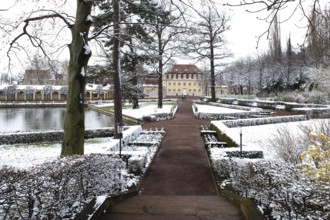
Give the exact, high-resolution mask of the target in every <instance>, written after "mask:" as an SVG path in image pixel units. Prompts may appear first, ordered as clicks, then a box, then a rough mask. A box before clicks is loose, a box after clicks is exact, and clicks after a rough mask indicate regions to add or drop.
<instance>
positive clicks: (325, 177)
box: [300, 133, 330, 182]
mask: <svg viewBox="0 0 330 220" xmlns="http://www.w3.org/2000/svg"><path fill="white" fill-rule="evenodd" d="M310 139H311V142H312V145H310V146H309V147H308V149H307V150H306V151H305V152H304V153H302V154H301V157H302V159H303V163H302V164H301V165H300V167H301V169H302V171H303V172H304V173H305V174H306V175H308V176H310V177H311V178H313V179H316V180H321V181H325V182H330V139H329V137H327V136H325V135H324V134H316V133H311V134H310Z"/></svg>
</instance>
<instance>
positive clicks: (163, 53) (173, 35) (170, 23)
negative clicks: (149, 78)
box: [148, 0, 186, 108]
mask: <svg viewBox="0 0 330 220" xmlns="http://www.w3.org/2000/svg"><path fill="white" fill-rule="evenodd" d="M181 18H182V11H181V10H178V8H177V7H175V6H173V5H172V4H170V3H169V2H167V1H166V0H161V1H159V4H158V6H156V7H155V14H154V16H153V17H152V18H150V23H149V24H148V26H149V27H150V29H151V32H152V33H153V36H152V37H153V39H154V44H152V45H151V46H150V47H149V50H150V51H151V56H153V57H155V58H156V60H157V62H158V65H157V67H156V71H155V72H156V73H157V74H158V77H159V78H158V108H162V107H163V71H164V67H165V66H166V65H167V64H169V63H170V62H171V60H172V58H173V57H174V56H175V55H176V53H178V52H179V48H180V41H179V36H180V35H181V34H182V33H183V32H185V31H186V28H185V25H181V24H180V22H181Z"/></svg>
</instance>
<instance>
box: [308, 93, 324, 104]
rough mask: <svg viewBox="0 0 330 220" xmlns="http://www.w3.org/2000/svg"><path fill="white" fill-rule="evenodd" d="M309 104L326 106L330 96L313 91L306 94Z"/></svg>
mask: <svg viewBox="0 0 330 220" xmlns="http://www.w3.org/2000/svg"><path fill="white" fill-rule="evenodd" d="M306 97H307V102H309V103H315V104H326V103H327V101H328V98H329V94H328V93H326V92H321V91H313V92H310V93H307V94H306Z"/></svg>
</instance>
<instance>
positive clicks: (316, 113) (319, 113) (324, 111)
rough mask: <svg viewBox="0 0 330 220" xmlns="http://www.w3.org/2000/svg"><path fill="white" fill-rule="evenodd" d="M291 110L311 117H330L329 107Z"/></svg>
mask: <svg viewBox="0 0 330 220" xmlns="http://www.w3.org/2000/svg"><path fill="white" fill-rule="evenodd" d="M291 111H293V112H296V113H299V114H305V115H307V116H308V117H312V118H330V108H292V109H291Z"/></svg>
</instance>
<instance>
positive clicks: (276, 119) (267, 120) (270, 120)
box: [223, 115, 307, 128]
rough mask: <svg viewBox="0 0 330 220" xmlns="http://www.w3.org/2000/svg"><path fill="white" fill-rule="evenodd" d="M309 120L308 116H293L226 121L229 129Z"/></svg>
mask: <svg viewBox="0 0 330 220" xmlns="http://www.w3.org/2000/svg"><path fill="white" fill-rule="evenodd" d="M305 120H307V116H306V115H293V116H279V117H266V118H252V119H242V120H229V121H224V122H223V124H225V125H226V126H227V127H229V128H233V127H238V126H243V127H245V126H256V125H265V124H275V123H285V122H295V121H305Z"/></svg>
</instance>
